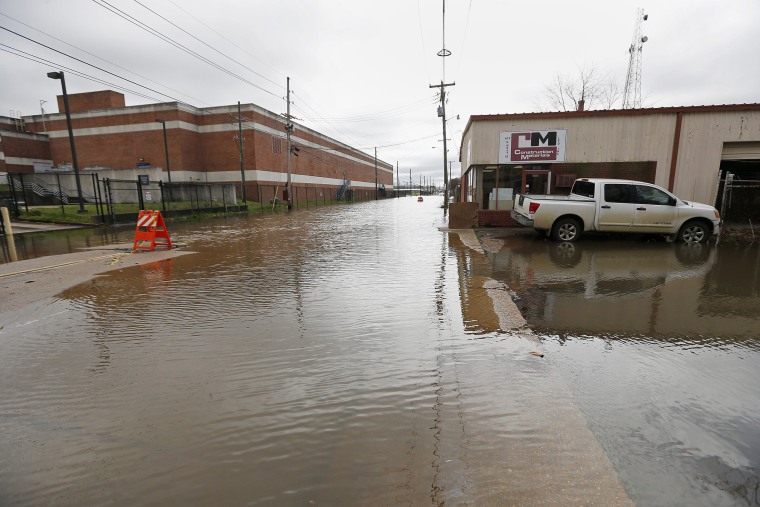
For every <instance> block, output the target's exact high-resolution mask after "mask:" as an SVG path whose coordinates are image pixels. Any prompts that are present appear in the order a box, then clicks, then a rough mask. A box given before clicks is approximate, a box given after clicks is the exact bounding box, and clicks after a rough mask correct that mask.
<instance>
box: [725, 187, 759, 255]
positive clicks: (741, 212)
mask: <svg viewBox="0 0 760 507" xmlns="http://www.w3.org/2000/svg"><path fill="white" fill-rule="evenodd" d="M717 207H718V209H719V210H720V216H721V219H722V222H723V226H722V230H721V236H724V235H731V236H733V237H737V238H738V239H744V240H750V241H755V240H756V239H757V236H758V233H760V229H758V225H759V224H760V180H742V179H739V177H737V176H736V175H735V174H732V173H726V178H725V179H724V180H721V189H720V190H719V192H718V203H717Z"/></svg>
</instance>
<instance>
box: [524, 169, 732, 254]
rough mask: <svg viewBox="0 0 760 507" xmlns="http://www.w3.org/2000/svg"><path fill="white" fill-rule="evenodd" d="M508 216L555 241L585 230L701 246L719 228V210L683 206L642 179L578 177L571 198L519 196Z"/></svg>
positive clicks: (674, 197) (711, 207)
mask: <svg viewBox="0 0 760 507" xmlns="http://www.w3.org/2000/svg"><path fill="white" fill-rule="evenodd" d="M512 218H514V220H515V221H516V222H517V223H519V224H521V225H524V226H526V227H533V228H534V229H536V230H537V231H544V232H546V234H547V235H550V236H551V237H552V238H553V239H555V240H556V241H575V240H576V239H578V238H579V237H580V236H581V235H582V234H583V233H584V232H587V231H599V232H628V233H636V234H661V235H665V236H667V237H669V238H671V239H675V240H677V241H683V242H685V243H704V242H706V241H707V240H709V239H710V237H711V236H712V235H715V234H718V232H719V230H720V215H719V214H718V210H716V209H715V208H714V207H713V206H709V205H707V204H700V203H695V202H686V201H684V200H681V199H679V198H678V197H676V196H674V195H673V194H671V193H670V192H668V191H667V190H665V189H663V188H660V187H658V186H657V185H653V184H651V183H644V182H641V181H630V180H616V179H595V178H581V179H578V180H575V183H573V188H572V190H571V191H570V195H569V196H560V195H530V194H517V195H516V196H515V201H514V206H513V209H512Z"/></svg>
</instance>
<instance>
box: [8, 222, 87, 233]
mask: <svg viewBox="0 0 760 507" xmlns="http://www.w3.org/2000/svg"><path fill="white" fill-rule="evenodd" d="M83 227H88V226H86V225H81V224H54V223H50V222H27V221H25V220H11V228H12V229H13V234H27V233H30V232H49V231H63V230H67V229H81V228H83Z"/></svg>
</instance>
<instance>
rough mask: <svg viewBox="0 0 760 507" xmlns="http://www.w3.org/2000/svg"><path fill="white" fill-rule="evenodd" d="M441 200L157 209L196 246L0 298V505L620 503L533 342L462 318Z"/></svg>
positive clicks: (120, 236) (175, 234)
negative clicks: (236, 210)
mask: <svg viewBox="0 0 760 507" xmlns="http://www.w3.org/2000/svg"><path fill="white" fill-rule="evenodd" d="M440 205H441V200H440V199H435V198H426V199H425V201H424V202H423V203H418V202H417V201H416V199H415V198H406V199H393V200H387V201H380V202H367V203H361V204H354V205H348V206H331V207H322V208H317V209H311V210H299V211H297V212H293V213H279V214H267V215H262V216H252V217H245V218H229V219H219V220H209V221H204V222H202V223H199V224H190V223H178V224H171V225H170V232H171V235H172V240H173V242H175V243H178V244H182V245H184V248H186V249H187V250H191V251H194V252H197V254H195V255H184V256H181V257H177V258H174V259H171V260H167V261H161V262H155V263H152V264H147V265H143V266H137V267H129V268H125V269H123V270H120V271H113V272H109V273H108V274H105V275H102V276H98V277H96V278H95V279H93V280H92V281H91V282H88V283H85V284H83V285H80V286H77V287H75V288H72V289H70V290H67V291H65V292H64V293H62V294H60V295H58V297H56V298H54V299H46V300H44V301H40V302H38V303H37V304H33V305H31V306H29V307H25V308H23V309H22V310H20V311H18V312H14V313H13V314H8V313H6V314H0V322H1V323H2V324H1V325H2V327H1V328H0V393H2V394H0V434H2V435H3V438H2V439H0V505H22V506H23V505H41V504H48V505H102V504H116V505H188V504H193V505H275V506H281V505H330V506H335V505H348V506H353V505H383V506H384V505H443V504H462V503H469V504H478V505H503V504H504V503H505V502H507V503H513V504H521V503H522V504H524V503H535V502H536V501H542V500H544V499H546V498H549V499H554V501H555V502H556V499H557V498H560V499H562V500H567V501H569V502H572V503H579V502H580V501H582V500H583V499H588V498H590V499H596V502H597V503H598V504H613V505H614V504H618V505H625V504H626V500H627V497H626V495H625V492H624V490H623V489H622V487H621V486H620V484H619V482H618V480H617V475H616V474H615V473H614V470H613V469H612V467H611V466H610V464H609V460H608V459H607V458H606V456H605V455H604V453H603V451H602V450H601V447H600V446H599V444H598V442H597V441H596V440H595V439H594V438H593V436H592V435H591V433H590V432H589V431H588V429H587V428H586V426H585V420H583V417H582V415H581V414H580V412H579V411H578V410H577V408H575V407H574V406H573V405H572V403H571V401H570V395H569V392H568V391H567V387H566V386H565V385H564V384H563V383H562V382H561V381H560V379H559V378H558V377H557V376H556V374H554V373H553V371H552V370H551V369H549V368H547V363H546V362H545V361H544V360H543V359H540V358H538V357H536V356H534V355H532V354H531V352H535V351H536V349H537V347H540V343H537V342H536V341H534V340H530V339H527V338H523V337H520V336H518V335H515V334H511V333H502V332H499V331H498V325H496V324H494V323H495V322H497V321H498V318H497V317H496V315H494V314H493V313H492V312H491V314H490V315H489V314H488V312H487V311H482V309H479V310H478V314H479V316H480V318H481V323H478V322H475V321H473V320H471V319H468V321H467V324H466V325H465V320H466V319H465V318H464V317H463V311H468V312H469V310H468V308H470V307H471V306H478V307H480V306H482V305H483V304H486V303H487V304H490V300H489V299H488V298H487V297H485V298H483V297H482V296H483V291H482V287H481V290H480V296H478V290H477V289H478V287H471V288H468V289H467V291H468V293H469V294H472V295H473V297H474V299H473V300H468V301H463V300H462V298H461V297H460V293H461V292H462V291H463V290H464V288H467V278H463V277H462V276H460V274H461V273H462V272H463V270H462V269H461V268H460V266H461V265H462V263H464V264H468V265H469V264H473V263H475V262H477V261H475V260H472V259H471V258H470V253H469V251H468V250H467V249H466V248H465V247H464V245H463V244H462V243H461V242H460V241H459V238H458V236H456V235H449V234H448V233H445V232H442V231H440V230H439V229H438V226H439V225H440V224H441V222H442V221H443V213H442V209H441V207H440ZM71 234H72V235H71V236H69V237H70V238H72V240H71V242H70V246H71V247H72V248H74V247H75V245H76V243H77V241H79V240H78V239H76V238H80V239H81V238H89V239H87V241H88V242H89V244H90V246H96V245H97V243H98V242H104V243H108V242H109V241H111V240H113V241H115V242H121V241H124V240H125V239H127V237H125V236H124V235H125V234H127V232H123V233H116V234H114V235H113V236H112V237H106V238H103V237H100V236H99V237H96V238H93V237H92V236H90V235H88V234H84V235H82V234H83V233H81V232H79V233H71ZM77 234H79V235H80V236H77ZM44 243H45V242H44V241H39V242H38V244H39V248H32V246H29V245H27V247H26V248H25V250H24V251H25V252H26V255H37V254H41V253H42V252H43V251H46V250H47V251H52V250H54V249H56V248H60V249H63V248H64V247H63V246H62V245H63V244H64V243H65V242H61V241H59V240H57V241H56V242H55V243H56V244H57V245H58V246H49V247H48V246H44ZM82 246H85V245H82ZM477 256H478V257H479V258H480V259H481V261H480V262H482V261H483V256H482V255H481V254H477ZM43 276H44V274H40V277H43ZM37 281H38V282H40V283H44V278H40V279H39V280H37ZM472 301H476V302H477V303H473V302H472ZM557 418H563V419H564V420H565V424H564V425H563V427H562V428H559V429H558V428H556V424H555V423H554V421H555V420H556V419H557ZM558 436H560V437H561V438H559V439H558ZM558 441H561V443H562V445H561V446H560V445H558V444H557V442H558ZM555 449H556V452H555ZM546 477H551V479H552V480H551V483H550V484H547V481H546V479H545V478H546ZM616 486H617V487H618V488H619V491H617V490H616V489H615V488H616Z"/></svg>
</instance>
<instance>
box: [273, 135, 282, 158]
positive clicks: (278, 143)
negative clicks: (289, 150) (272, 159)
mask: <svg viewBox="0 0 760 507" xmlns="http://www.w3.org/2000/svg"><path fill="white" fill-rule="evenodd" d="M272 153H277V154H278V155H279V154H281V153H282V139H280V138H279V137H273V138H272Z"/></svg>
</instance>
